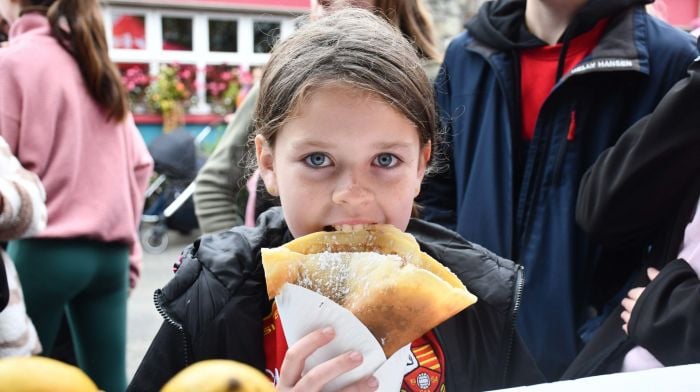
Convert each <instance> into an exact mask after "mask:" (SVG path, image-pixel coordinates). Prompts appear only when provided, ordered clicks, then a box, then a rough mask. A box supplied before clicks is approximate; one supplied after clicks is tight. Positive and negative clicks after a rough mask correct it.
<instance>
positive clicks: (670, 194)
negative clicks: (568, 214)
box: [564, 60, 700, 379]
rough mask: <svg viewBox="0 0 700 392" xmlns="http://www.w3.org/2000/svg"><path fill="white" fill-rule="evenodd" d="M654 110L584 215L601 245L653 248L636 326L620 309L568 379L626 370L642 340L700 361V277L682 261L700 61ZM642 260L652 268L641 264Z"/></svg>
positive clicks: (584, 191) (597, 185)
mask: <svg viewBox="0 0 700 392" xmlns="http://www.w3.org/2000/svg"><path fill="white" fill-rule="evenodd" d="M689 73H690V75H689V76H688V77H687V78H685V79H683V80H681V81H680V82H678V83H677V84H676V85H675V86H674V87H673V89H671V90H670V91H669V92H668V94H666V96H665V97H664V98H663V99H662V100H661V102H660V103H659V106H658V107H657V108H656V109H655V110H654V112H653V113H652V114H650V115H649V116H647V117H645V118H644V119H642V120H641V121H639V122H638V123H636V124H635V125H634V126H632V127H631V128H630V129H629V130H627V131H626V132H625V133H624V134H623V136H622V137H621V138H620V140H619V141H618V142H617V144H615V146H614V147H612V148H610V149H608V150H607V151H605V152H604V153H603V154H601V156H600V158H599V159H598V160H597V161H596V163H595V164H594V165H593V166H592V167H591V169H590V170H589V171H588V172H587V173H586V174H585V175H584V177H583V179H582V181H581V189H580V193H579V199H578V200H579V201H578V205H577V209H576V219H577V220H578V222H579V223H580V224H581V226H582V227H583V229H584V230H585V231H587V232H589V233H590V234H591V236H593V237H594V238H595V239H596V240H598V241H599V242H600V243H602V244H604V245H607V246H610V247H617V248H621V249H632V248H635V247H636V248H644V249H650V250H651V251H650V252H649V254H648V255H647V257H646V260H644V263H642V262H641V261H640V262H639V264H640V267H642V268H640V269H643V267H647V266H654V267H656V268H658V269H660V270H661V272H660V274H659V275H658V276H657V277H656V278H655V279H654V281H652V282H651V283H649V280H648V279H647V278H646V274H645V273H644V272H643V271H640V272H639V273H638V275H639V278H638V279H637V280H636V282H635V283H634V284H633V286H646V289H645V290H644V292H643V294H642V295H641V296H640V297H639V299H638V300H637V303H636V305H635V306H634V310H633V311H632V317H631V319H630V322H629V325H628V330H629V336H627V335H626V334H625V333H624V332H623V331H622V319H621V318H620V312H621V311H622V308H621V307H620V306H618V308H617V309H616V310H613V311H612V313H611V315H610V316H609V318H608V319H607V320H606V321H605V323H604V324H603V326H602V327H601V328H600V329H599V331H598V332H597V333H596V335H595V337H594V338H593V339H592V340H591V342H590V343H588V345H587V346H586V347H585V348H584V349H583V351H582V352H581V353H580V354H579V355H578V357H577V358H576V360H575V361H574V362H573V363H572V364H571V366H570V367H569V369H568V370H567V371H566V373H565V374H564V378H567V379H571V378H579V377H587V376H592V375H598V374H604V373H611V372H617V371H619V370H620V366H621V364H622V361H623V359H624V356H625V355H626V354H627V352H628V351H629V350H630V349H632V348H633V347H634V346H642V347H644V348H646V349H647V350H648V351H649V352H651V353H652V354H653V355H654V357H656V358H657V359H658V360H659V361H660V362H661V363H663V364H664V365H666V366H672V365H681V364H689V363H698V362H700V340H699V339H698V337H699V336H700V279H698V276H697V274H695V272H694V271H693V270H692V269H691V267H690V266H689V265H688V263H686V262H685V260H680V259H679V260H675V259H676V257H677V256H678V253H679V248H680V245H681V244H682V241H683V237H684V234H685V228H686V226H687V225H688V223H689V222H690V220H691V219H692V218H693V216H694V215H693V214H694V213H695V206H696V205H697V203H698V197H700V159H698V153H699V152H700V128H698V126H699V124H700V111H698V110H697V103H698V100H700V60H696V61H695V62H694V63H693V64H692V65H691V66H690V69H689ZM641 264H643V265H641Z"/></svg>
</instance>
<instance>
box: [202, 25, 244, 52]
mask: <svg viewBox="0 0 700 392" xmlns="http://www.w3.org/2000/svg"><path fill="white" fill-rule="evenodd" d="M209 50H210V51H212V52H238V22H237V21H235V20H216V19H209Z"/></svg>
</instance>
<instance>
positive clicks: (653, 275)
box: [647, 267, 659, 280]
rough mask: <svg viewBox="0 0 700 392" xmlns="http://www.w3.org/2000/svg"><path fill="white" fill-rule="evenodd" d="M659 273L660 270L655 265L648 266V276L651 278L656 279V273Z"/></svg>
mask: <svg viewBox="0 0 700 392" xmlns="http://www.w3.org/2000/svg"><path fill="white" fill-rule="evenodd" d="M658 274H659V270H657V269H656V268H653V267H649V268H647V276H648V277H649V280H654V279H655V278H656V275H658Z"/></svg>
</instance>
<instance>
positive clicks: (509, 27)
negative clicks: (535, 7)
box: [466, 0, 654, 50]
mask: <svg viewBox="0 0 700 392" xmlns="http://www.w3.org/2000/svg"><path fill="white" fill-rule="evenodd" d="M653 1H654V0H589V1H588V2H587V3H586V4H584V5H583V6H582V7H581V9H580V10H579V11H578V13H577V14H576V15H575V16H574V18H573V20H572V21H571V23H570V24H569V27H567V29H566V30H565V31H564V33H563V34H562V36H561V37H560V38H559V41H560V42H563V41H568V40H569V39H570V38H573V37H576V36H577V35H579V34H580V33H583V32H586V31H588V30H590V29H591V28H592V27H593V26H594V25H595V24H596V23H597V22H598V21H600V20H601V19H603V18H606V17H609V16H613V15H616V14H617V13H619V12H621V11H623V10H625V9H627V8H629V7H631V6H634V5H640V6H641V5H645V4H649V3H652V2H653ZM525 2H526V1H525V0H493V1H488V2H486V3H484V4H483V5H482V6H481V8H479V12H478V13H477V15H476V17H474V18H473V19H472V20H471V21H469V22H468V23H467V24H466V28H467V29H468V30H469V32H470V34H471V35H473V36H474V38H476V39H477V40H478V41H480V42H482V43H484V44H486V45H488V46H490V47H492V48H494V49H498V50H512V49H523V48H532V47H537V46H543V45H546V43H545V42H544V41H542V40H540V39H539V38H537V37H535V36H534V35H533V34H532V33H530V32H529V31H528V30H527V28H526V27H525V23H524V18H525Z"/></svg>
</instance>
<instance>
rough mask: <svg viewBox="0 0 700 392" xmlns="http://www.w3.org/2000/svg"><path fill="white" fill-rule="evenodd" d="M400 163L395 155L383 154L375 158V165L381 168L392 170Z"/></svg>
mask: <svg viewBox="0 0 700 392" xmlns="http://www.w3.org/2000/svg"><path fill="white" fill-rule="evenodd" d="M398 163H399V159H398V158H397V157H396V155H394V154H388V153H383V154H379V155H377V157H376V158H374V164H375V165H377V166H379V167H385V168H390V167H394V166H396V165H397V164H398Z"/></svg>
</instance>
